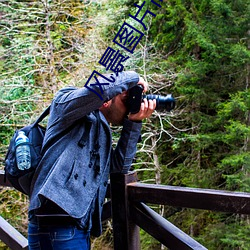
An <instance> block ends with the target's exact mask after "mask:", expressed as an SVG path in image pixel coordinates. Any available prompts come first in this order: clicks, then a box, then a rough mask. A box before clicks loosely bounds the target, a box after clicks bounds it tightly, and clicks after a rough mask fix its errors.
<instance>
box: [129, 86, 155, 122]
mask: <svg viewBox="0 0 250 250" xmlns="http://www.w3.org/2000/svg"><path fill="white" fill-rule="evenodd" d="M138 84H139V83H138ZM155 108H156V100H155V99H154V100H147V99H146V98H145V99H143V102H142V103H141V109H140V111H139V112H138V113H136V114H129V116H128V119H129V120H131V121H142V120H143V119H145V118H149V117H150V116H151V115H152V113H153V112H154V110H155Z"/></svg>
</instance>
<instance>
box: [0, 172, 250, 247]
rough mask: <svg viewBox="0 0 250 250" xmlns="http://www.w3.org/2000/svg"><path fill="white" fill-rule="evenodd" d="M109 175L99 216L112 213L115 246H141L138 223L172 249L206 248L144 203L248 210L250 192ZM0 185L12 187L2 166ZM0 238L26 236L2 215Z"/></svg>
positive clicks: (12, 241)
mask: <svg viewBox="0 0 250 250" xmlns="http://www.w3.org/2000/svg"><path fill="white" fill-rule="evenodd" d="M110 179H111V184H110V185H109V187H108V192H107V196H106V197H108V198H111V201H108V202H107V203H105V204H104V206H103V214H102V220H103V221H104V220H107V219H109V218H110V217H111V215H112V219H113V233H114V249H115V250H116V249H117V250H118V249H119V250H123V249H124V250H138V249H140V238H139V227H141V228H143V229H144V230H145V231H146V232H148V233H149V234H150V235H152V236H153V237H154V238H156V239H157V240H158V241H160V242H161V243H162V244H164V245H165V246H167V247H168V248H169V249H171V250H175V249H176V250H179V249H183V250H186V249H187V250H188V249H197V250H198V249H199V250H204V249H206V248H205V247H204V246H202V245H201V244H200V243H198V242H197V241H195V240H194V239H192V238H191V237H190V236H188V235H187V234H185V233H184V232H182V231H181V230H180V229H178V228H177V227H175V226H174V225H173V224H171V223H170V222H168V221H167V220H166V219H164V218H162V217H161V216H160V215H158V214H157V213H156V212H155V211H153V210H152V209H150V208H149V207H148V206H146V205H145V204H144V203H151V204H161V205H169V206H177V207H187V208H194V209H205V210H212V211H220V212H230V213H238V214H250V193H243V192H229V191H221V190H213V189H199V188H186V187H176V186H165V185H154V184H143V183H139V182H137V175H136V173H135V172H131V173H129V174H125V175H124V174H111V178H110ZM0 186H8V187H11V184H10V183H9V182H8V181H7V182H5V181H4V172H3V171H2V170H0ZM111 208H112V209H111ZM111 210H112V213H111ZM0 239H1V240H3V242H5V243H6V244H7V245H8V246H10V247H11V249H13V250H17V249H18V250H19V249H27V244H28V243H27V239H25V237H24V236H22V235H21V234H20V233H19V232H18V231H16V229H14V228H13V227H12V226H11V225H10V224H9V223H8V222H6V221H5V220H4V219H3V218H2V217H0Z"/></svg>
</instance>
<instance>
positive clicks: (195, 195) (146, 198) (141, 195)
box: [128, 182, 250, 214]
mask: <svg viewBox="0 0 250 250" xmlns="http://www.w3.org/2000/svg"><path fill="white" fill-rule="evenodd" d="M128 194H129V200H131V201H137V202H144V203H153V204H161V205H169V206H177V207H187V208H195V209H205V210H212V211H220V212H230V213H239V214H250V193H243V192H230V191H220V190H214V189H199V188H186V187H176V186H164V185H153V184H142V183H138V182H137V183H130V184H128Z"/></svg>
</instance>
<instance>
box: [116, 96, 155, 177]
mask: <svg viewBox="0 0 250 250" xmlns="http://www.w3.org/2000/svg"><path fill="white" fill-rule="evenodd" d="M155 107H156V101H155V100H149V101H148V100H146V99H144V101H143V102H142V104H141V109H140V111H139V112H138V113H137V114H130V115H129V116H128V119H125V120H124V124H123V128H122V132H121V136H120V139H119V141H118V143H117V146H116V148H115V150H114V152H113V154H112V157H111V172H121V173H124V174H125V173H127V172H128V171H129V168H130V166H131V164H132V162H133V159H134V157H135V154H136V150H137V143H138V141H139V138H140V135H141V127H142V120H143V119H145V118H149V117H150V116H151V115H152V113H153V111H154V110H155Z"/></svg>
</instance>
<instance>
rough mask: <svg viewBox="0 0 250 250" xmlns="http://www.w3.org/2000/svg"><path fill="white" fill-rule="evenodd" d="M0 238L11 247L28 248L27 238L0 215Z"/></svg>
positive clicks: (17, 249) (15, 248)
mask: <svg viewBox="0 0 250 250" xmlns="http://www.w3.org/2000/svg"><path fill="white" fill-rule="evenodd" d="M0 239H1V240H2V241H3V242H4V243H5V244H6V245H7V246H9V247H10V248H11V249H14V250H21V249H28V241H27V239H26V238H25V237H24V236H23V235H22V234H20V233H19V232H18V231H17V230H16V229H15V228H14V227H12V226H11V225H10V224H9V223H8V222H7V221H6V220H4V219H3V218H2V217H1V216H0Z"/></svg>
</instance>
